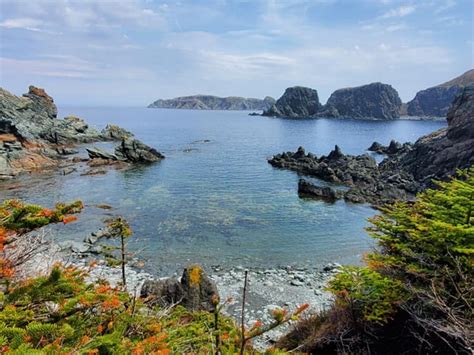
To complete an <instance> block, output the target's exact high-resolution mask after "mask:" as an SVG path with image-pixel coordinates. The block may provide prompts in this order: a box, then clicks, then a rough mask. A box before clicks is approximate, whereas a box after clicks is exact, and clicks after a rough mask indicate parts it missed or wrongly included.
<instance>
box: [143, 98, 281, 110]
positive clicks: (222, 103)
mask: <svg viewBox="0 0 474 355" xmlns="http://www.w3.org/2000/svg"><path fill="white" fill-rule="evenodd" d="M274 103H275V99H274V98H272V97H269V96H267V97H265V98H264V99H263V100H260V99H254V98H244V97H236V96H230V97H217V96H212V95H194V96H183V97H176V98H174V99H169V100H163V99H159V100H156V101H155V102H153V103H152V104H150V105H149V106H148V107H149V108H173V109H188V110H267V109H268V108H269V107H270V106H271V105H273V104H274Z"/></svg>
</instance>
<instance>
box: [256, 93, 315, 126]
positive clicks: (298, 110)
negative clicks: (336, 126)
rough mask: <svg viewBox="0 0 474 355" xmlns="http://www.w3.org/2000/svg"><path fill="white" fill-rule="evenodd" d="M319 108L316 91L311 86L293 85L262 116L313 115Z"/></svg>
mask: <svg viewBox="0 0 474 355" xmlns="http://www.w3.org/2000/svg"><path fill="white" fill-rule="evenodd" d="M320 108H321V104H320V102H319V97H318V92H317V91H316V90H314V89H311V88H306V87H302V86H294V87H290V88H287V89H286V90H285V92H284V94H283V95H282V96H281V97H280V98H279V99H278V100H277V101H276V103H275V104H274V105H272V106H271V107H270V108H269V109H268V110H266V111H264V112H263V113H262V116H270V117H288V118H305V117H313V116H314V115H316V113H317V112H318V111H319V109H320Z"/></svg>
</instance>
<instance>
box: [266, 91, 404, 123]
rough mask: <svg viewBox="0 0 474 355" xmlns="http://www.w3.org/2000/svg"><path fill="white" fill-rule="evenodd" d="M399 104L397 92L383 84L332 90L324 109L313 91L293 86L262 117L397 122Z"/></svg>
mask: <svg viewBox="0 0 474 355" xmlns="http://www.w3.org/2000/svg"><path fill="white" fill-rule="evenodd" d="M401 105H402V102H401V100H400V97H399V96H398V93H397V91H396V90H395V89H394V88H393V87H391V86H390V85H387V84H382V83H372V84H368V85H363V86H359V87H355V88H346V89H340V90H336V91H335V92H333V93H332V95H331V97H330V98H329V100H328V102H327V103H326V105H325V106H322V105H321V104H320V102H319V97H318V92H317V91H316V90H314V89H310V88H305V87H300V86H295V87H291V88H288V89H286V90H285V93H284V94H283V96H282V97H280V98H279V99H278V100H277V102H276V103H275V105H273V106H272V107H270V109H268V110H267V111H265V112H263V114H262V116H271V117H288V118H311V117H328V118H361V119H384V120H391V119H395V118H398V117H399V116H400V115H399V112H400V106H401Z"/></svg>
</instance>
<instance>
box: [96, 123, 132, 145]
mask: <svg viewBox="0 0 474 355" xmlns="http://www.w3.org/2000/svg"><path fill="white" fill-rule="evenodd" d="M100 134H101V135H102V137H104V139H107V140H117V141H121V140H123V139H127V138H131V137H133V133H131V132H129V131H127V130H126V129H124V128H121V127H119V126H116V125H111V124H108V125H107V126H105V128H104V129H103V130H102V131H101V132H100Z"/></svg>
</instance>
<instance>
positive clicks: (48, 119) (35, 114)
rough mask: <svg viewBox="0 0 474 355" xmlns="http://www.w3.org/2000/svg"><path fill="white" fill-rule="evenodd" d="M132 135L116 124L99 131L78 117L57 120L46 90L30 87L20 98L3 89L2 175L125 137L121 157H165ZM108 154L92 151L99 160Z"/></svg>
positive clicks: (50, 164) (0, 97)
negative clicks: (82, 146) (84, 146)
mask: <svg viewBox="0 0 474 355" xmlns="http://www.w3.org/2000/svg"><path fill="white" fill-rule="evenodd" d="M132 136H133V135H132V134H131V133H130V132H128V131H126V130H124V129H122V128H120V127H117V126H113V125H109V126H107V127H106V128H105V129H104V130H103V131H102V132H101V133H99V132H98V131H97V130H95V129H94V128H91V127H90V126H89V125H88V124H87V123H86V122H85V121H84V120H82V119H81V118H79V117H76V116H68V117H65V118H64V119H57V108H56V105H55V104H54V101H53V99H52V98H51V97H50V96H49V95H48V94H47V93H46V92H45V91H44V90H43V89H40V88H36V87H34V86H30V88H29V91H28V93H27V94H25V95H23V96H21V97H18V96H15V95H13V94H11V93H9V92H8V91H6V90H4V89H1V88H0V178H11V177H13V176H15V175H18V174H19V173H22V172H30V171H34V170H41V169H43V168H47V167H52V168H53V167H56V166H57V165H58V159H61V158H63V156H64V155H70V154H75V153H77V151H75V150H74V149H73V148H72V147H73V146H74V145H75V144H77V143H91V142H97V141H104V140H120V141H122V140H123V141H124V142H125V143H123V144H121V146H119V147H118V148H117V151H116V153H115V154H117V155H118V156H119V157H117V159H119V160H125V161H128V162H133V163H134V162H147V161H157V160H159V159H161V157H162V156H161V155H160V154H159V153H158V152H156V151H155V150H154V149H153V148H150V147H148V146H146V145H144V144H143V143H141V142H139V141H135V140H133V139H131V137H132ZM104 153H106V152H104V151H100V150H94V149H91V150H90V151H89V154H91V155H95V157H94V159H97V160H105V159H106V158H104V157H103V156H101V155H104ZM107 154H108V153H106V154H105V155H107ZM111 158H113V155H108V157H107V159H111ZM67 171H68V172H69V171H71V170H70V169H69V170H67ZM63 172H64V170H63Z"/></svg>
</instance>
